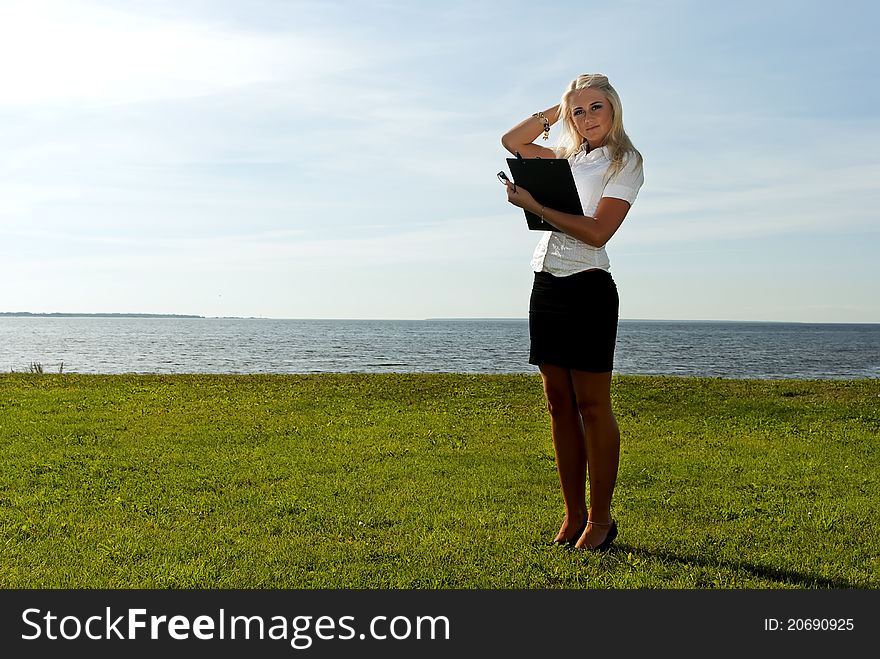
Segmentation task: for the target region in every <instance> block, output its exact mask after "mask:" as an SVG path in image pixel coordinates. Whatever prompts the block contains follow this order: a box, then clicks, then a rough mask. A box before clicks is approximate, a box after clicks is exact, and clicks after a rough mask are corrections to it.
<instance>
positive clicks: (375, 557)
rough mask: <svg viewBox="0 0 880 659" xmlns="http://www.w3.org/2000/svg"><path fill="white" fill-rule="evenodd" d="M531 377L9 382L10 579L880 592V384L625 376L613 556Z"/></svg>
mask: <svg viewBox="0 0 880 659" xmlns="http://www.w3.org/2000/svg"><path fill="white" fill-rule="evenodd" d="M542 396H543V394H542V390H541V382H540V378H539V377H538V376H536V375H527V374H524V375H464V374H375V375H374V374H321V375H265V376H242V375H224V376H217V375H173V376H161V375H114V376H97V375H75V374H65V375H48V374H18V373H12V374H2V375H0V447H2V451H3V456H4V468H3V470H2V474H0V587H3V588H50V587H51V588H369V589H376V588H382V589H386V588H481V589H482V588H527V589H532V588H675V589H682V588H688V589H690V588H724V589H730V588H761V589H764V588H880V558H878V543H877V538H878V537H880V521H878V520H880V486H878V470H877V465H878V464H880V450H878V444H880V441H878V438H880V381H878V380H861V381H825V380H823V381H755V380H722V379H694V378H672V377H642V376H616V377H615V378H614V383H613V397H614V401H615V410H616V413H617V418H618V422H619V424H620V427H621V432H622V436H623V440H622V448H621V465H620V475H619V478H618V487H617V491H616V494H615V499H614V504H613V514H614V516H615V518H616V519H617V520H618V524H619V527H620V535H619V536H618V539H617V541H616V542H615V544H614V547H613V549H612V551H610V552H608V553H606V554H593V553H583V552H575V551H571V550H567V549H562V548H559V547H554V546H550V545H549V540H550V539H552V537H553V535H554V533H555V532H556V530H557V529H558V527H559V523H560V522H561V519H562V505H561V497H560V494H559V486H558V481H557V477H556V471H555V466H554V461H553V451H552V446H551V442H550V434H549V420H548V416H547V411H546V408H545V406H544V401H543V398H542Z"/></svg>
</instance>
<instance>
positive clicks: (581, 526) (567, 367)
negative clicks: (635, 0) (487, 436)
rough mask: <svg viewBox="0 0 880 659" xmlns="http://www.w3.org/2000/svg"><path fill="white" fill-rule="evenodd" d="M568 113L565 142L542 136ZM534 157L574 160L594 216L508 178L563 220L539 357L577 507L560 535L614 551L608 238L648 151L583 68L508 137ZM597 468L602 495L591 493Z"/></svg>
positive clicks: (566, 485) (545, 263) (538, 337)
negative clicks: (544, 200) (557, 206)
mask: <svg viewBox="0 0 880 659" xmlns="http://www.w3.org/2000/svg"><path fill="white" fill-rule="evenodd" d="M557 122H561V124H562V133H563V135H562V139H561V140H560V142H559V144H558V146H557V148H556V150H555V151H554V150H552V149H549V148H547V147H545V146H541V145H539V144H535V143H534V141H535V140H536V139H537V138H538V137H539V136H541V135H542V134H543V137H544V139H547V136H548V134H549V132H550V127H551V126H553V125H554V124H556V123H557ZM501 143H502V145H503V146H504V148H506V149H507V150H508V151H510V152H511V153H512V154H516V153H519V154H520V155H521V156H522V157H523V158H566V159H568V161H569V163H570V165H571V170H572V174H573V175H574V180H575V184H576V186H577V189H578V195H579V197H580V201H581V206H582V208H583V211H584V215H571V214H569V213H563V212H560V211H557V210H554V209H553V208H546V207H543V206H541V204H539V203H537V202H536V201H535V199H534V197H532V195H531V194H529V192H528V191H527V190H524V189H523V188H522V187H520V186H514V185H512V184H511V183H510V182H507V183H505V185H506V186H507V200H508V201H509V202H510V203H511V204H513V205H515V206H519V207H520V208H523V209H525V210H528V211H531V212H533V213H535V214H536V215H538V216H540V217H542V218H543V219H544V220H545V221H547V222H548V223H550V224H551V225H552V226H553V227H555V228H556V230H555V231H547V232H545V233H544V234H543V236H542V237H541V240H540V242H539V243H538V246H537V248H536V249H535V253H534V256H533V258H532V269H533V270H534V272H535V279H534V284H533V287H532V294H531V299H530V302H529V336H530V351H529V363H531V364H535V365H537V366H538V367H539V369H540V371H541V376H542V378H543V381H544V394H545V396H546V398H547V406H548V409H549V412H550V430H551V434H552V436H553V446H554V450H555V452H556V468H557V472H558V474H559V482H560V485H561V489H562V497H563V501H564V503H565V517H564V519H563V521H562V526H561V527H560V529H559V532H558V533H557V534H556V537H555V538H554V540H553V542H555V543H559V544H568V545H574V546H575V547H577V548H579V549H589V550H605V549H607V548H608V547H609V546H610V545H611V543H612V542H613V540H614V538H615V537H616V536H617V523H616V522H615V521H614V519H613V518H612V516H611V498H612V495H613V493H614V485H615V483H616V481H617V468H618V462H619V456H620V430H619V429H618V426H617V421H616V419H615V418H614V412H613V410H612V408H611V371H612V367H613V362H614V345H615V342H616V339H617V318H618V295H617V286H616V285H615V283H614V279H613V278H612V277H611V271H610V264H609V261H608V256H607V254H606V252H605V245H606V243H607V242H608V241H609V240H610V239H611V237H612V236H613V235H614V234H615V232H616V231H617V230H618V229H619V228H620V225H621V223H622V222H623V220H624V218H625V217H626V215H627V213H628V212H629V209H630V206H631V205H632V203H633V202H634V201H635V199H636V195H637V194H638V192H639V189H640V188H641V186H642V183H643V181H644V176H643V174H642V157H641V154H639V152H638V151H637V150H636V149H635V147H634V146H633V145H632V142H630V140H629V137H627V135H626V132H625V131H624V129H623V108H622V107H621V103H620V97H619V96H618V95H617V92H616V91H615V90H614V88H613V87H612V86H611V85H610V84H609V82H608V78H606V77H605V76H604V75H601V74H592V75H581V76H578V77H577V78H576V79H575V80H573V81H572V83H571V84H570V85H569V87H568V89H567V90H566V91H565V93H564V94H563V96H562V100H561V102H560V103H559V104H558V105H554V106H553V107H551V108H548V109H546V110H544V111H543V112H536V113H535V114H533V115H532V116H530V117H528V118H527V119H525V120H524V121H522V122H521V123H519V124H517V125H516V126H515V127H513V128H512V129H510V130H509V131H508V132H507V133H505V134H504V137H502V138H501ZM587 473H589V481H590V487H589V493H590V505H589V508H588V507H587V503H586V491H587V489H586V479H587Z"/></svg>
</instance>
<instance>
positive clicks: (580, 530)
mask: <svg viewBox="0 0 880 659" xmlns="http://www.w3.org/2000/svg"><path fill="white" fill-rule="evenodd" d="M589 523H590V517H589V515H588V516H587V518H586V519H585V520H584V523H583V524H581V525H580V527H579V528H578V530H577V532H576V533H575V534H574V535H573V536H571V537H570V538H569V539H568V540H554V541H553V542H551V543H550V544H551V545H565V546H566V547H574V543H576V542H577V541H578V538H580V537H581V536H582V535H583V534H584V531H586V530H587V524H589Z"/></svg>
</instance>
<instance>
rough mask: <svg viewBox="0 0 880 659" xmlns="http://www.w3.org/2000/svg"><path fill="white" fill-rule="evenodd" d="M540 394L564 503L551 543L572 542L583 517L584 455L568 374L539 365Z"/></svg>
mask: <svg viewBox="0 0 880 659" xmlns="http://www.w3.org/2000/svg"><path fill="white" fill-rule="evenodd" d="M540 369H541V376H542V377H543V378H544V395H545V396H546V398H547V409H548V410H549V412H550V431H551V433H552V435H553V448H554V450H555V452H556V471H557V473H558V474H559V484H560V486H561V488H562V499H563V501H564V502H565V519H564V520H563V521H562V526H561V527H560V529H559V533H557V534H556V537H555V538H554V542H568V541H569V540H574V539H575V538H574V536H575V535H577V533H578V531H579V530H580V528H581V526H583V522H584V520H585V519H586V516H587V504H586V471H587V453H586V449H585V447H584V428H583V424H582V421H581V415H580V412H579V411H578V406H577V399H576V397H575V390H574V387H573V385H572V381H571V375H570V371H569V370H568V369H567V368H562V367H560V366H549V365H541V367H540Z"/></svg>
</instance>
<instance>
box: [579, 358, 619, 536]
mask: <svg viewBox="0 0 880 659" xmlns="http://www.w3.org/2000/svg"><path fill="white" fill-rule="evenodd" d="M571 380H572V385H573V387H574V390H575V395H576V398H577V406H578V410H579V411H580V415H581V417H582V419H583V423H584V435H585V438H586V455H587V464H588V466H589V474H590V521H591V522H596V524H595V525H593V524H590V525H589V526H587V528H586V530H585V531H584V533H583V535H581V537H580V539H579V540H578V542H577V544H576V546H577V547H579V548H586V549H591V548H593V547H596V546H597V545H599V544H601V543H602V541H603V540H605V538H606V537H607V535H608V532H609V529H610V522H611V497H612V495H613V494H614V485H615V484H616V482H617V469H618V465H619V463H620V429H619V428H618V426H617V419H615V418H614V412H613V411H612V409H611V373H610V372H609V373H587V372H585V371H571Z"/></svg>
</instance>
